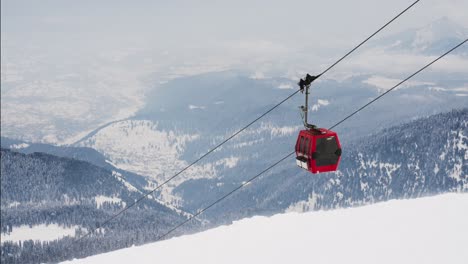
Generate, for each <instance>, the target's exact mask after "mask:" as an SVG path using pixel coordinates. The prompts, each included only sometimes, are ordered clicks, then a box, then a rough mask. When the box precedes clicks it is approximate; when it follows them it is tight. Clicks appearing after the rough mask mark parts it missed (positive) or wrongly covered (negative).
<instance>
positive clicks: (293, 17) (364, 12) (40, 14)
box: [2, 0, 468, 49]
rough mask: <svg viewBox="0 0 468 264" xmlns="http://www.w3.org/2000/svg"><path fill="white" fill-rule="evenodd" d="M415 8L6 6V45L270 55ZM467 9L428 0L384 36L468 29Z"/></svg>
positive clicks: (302, 2) (368, 0)
mask: <svg viewBox="0 0 468 264" xmlns="http://www.w3.org/2000/svg"><path fill="white" fill-rule="evenodd" d="M412 2H413V1H412V0H392V1H383V0H378V1H376V0H353V1H345V0H340V1H338V0H334V1H333V0H332V1H314V0H299V1H298V0H296V1H255V0H254V1H252V0H249V1H245V0H240V1H68V0H65V1H50V0H46V1H22V0H2V41H4V38H3V37H6V41H8V38H11V37H12V36H15V37H18V36H19V37H21V38H22V39H24V38H28V37H30V38H32V39H31V40H33V41H35V40H41V39H44V40H49V39H53V40H54V41H58V42H61V41H65V39H68V40H75V41H77V42H78V43H79V42H84V39H83V38H86V37H87V38H88V39H86V42H88V43H89V42H90V43H91V44H98V43H102V42H106V41H107V40H112V41H114V40H116V39H119V40H121V41H123V42H125V41H127V42H136V43H141V45H143V44H144V43H148V44H149V43H151V45H154V46H157V47H160V48H166V47H167V48H171V49H187V48H191V47H206V48H210V47H212V46H217V45H222V44H226V43H233V44H236V43H238V42H241V43H244V45H247V44H246V43H248V42H251V43H255V42H261V41H263V42H269V43H271V44H272V45H270V47H267V48H271V49H273V48H277V49H279V48H285V49H289V48H297V47H303V46H307V47H309V46H320V45H329V44H339V45H342V44H343V42H346V41H356V40H359V39H361V38H362V37H363V36H366V35H368V34H369V32H371V31H372V30H374V29H376V28H378V27H379V26H380V25H382V24H383V23H384V22H386V20H388V19H389V18H391V17H392V16H394V15H395V14H396V13H398V12H399V11H400V10H402V9H404V8H405V7H406V6H407V5H409V4H410V3H412ZM466 10H468V1H466V0H422V1H421V2H419V3H418V4H417V5H416V6H415V7H414V9H413V10H411V11H410V12H408V13H407V14H405V15H404V17H402V18H401V19H400V20H399V21H397V22H396V23H395V24H394V25H392V26H391V28H389V30H388V31H386V33H385V34H388V33H391V32H392V31H398V30H401V29H404V28H410V27H417V26H422V25H424V24H428V23H429V22H431V20H434V19H435V18H439V17H443V16H447V17H450V18H451V19H452V20H454V21H457V22H458V23H461V24H463V25H465V26H467V27H468V16H466ZM67 44H68V43H67ZM114 44H115V45H116V46H118V45H119V44H118V43H114ZM244 48H248V47H244Z"/></svg>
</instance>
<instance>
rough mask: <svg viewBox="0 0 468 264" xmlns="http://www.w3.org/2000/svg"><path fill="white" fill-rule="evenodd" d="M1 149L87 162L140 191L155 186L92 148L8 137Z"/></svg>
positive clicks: (3, 140) (3, 141)
mask: <svg viewBox="0 0 468 264" xmlns="http://www.w3.org/2000/svg"><path fill="white" fill-rule="evenodd" d="M1 147H2V148H4V149H10V150H12V151H16V152H21V153H24V154H32V153H34V152H42V153H47V154H50V155H54V156H58V157H63V158H71V159H76V160H81V161H86V162H89V163H91V164H93V165H96V166H98V167H101V168H104V169H106V170H109V171H115V172H117V173H119V174H120V176H121V177H122V178H124V179H125V180H126V181H128V182H129V183H130V184H132V185H134V186H135V187H137V188H138V189H147V188H149V187H150V186H153V184H154V183H153V182H151V181H148V179H145V178H144V177H142V176H141V175H138V174H135V173H132V172H129V171H125V170H122V169H119V168H116V167H115V166H114V165H112V163H111V162H110V161H109V160H107V159H106V158H105V157H104V155H102V154H101V153H99V152H98V151H96V150H95V149H92V148H86V147H67V146H54V145H50V144H42V143H31V142H25V141H21V140H15V139H10V138H6V137H1Z"/></svg>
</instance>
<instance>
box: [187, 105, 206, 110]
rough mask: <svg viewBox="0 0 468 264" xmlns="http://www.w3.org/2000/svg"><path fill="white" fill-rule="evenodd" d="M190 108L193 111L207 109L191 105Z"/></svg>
mask: <svg viewBox="0 0 468 264" xmlns="http://www.w3.org/2000/svg"><path fill="white" fill-rule="evenodd" d="M188 108H189V109H190V110H193V109H201V110H203V109H205V108H206V107H205V106H199V105H189V106H188Z"/></svg>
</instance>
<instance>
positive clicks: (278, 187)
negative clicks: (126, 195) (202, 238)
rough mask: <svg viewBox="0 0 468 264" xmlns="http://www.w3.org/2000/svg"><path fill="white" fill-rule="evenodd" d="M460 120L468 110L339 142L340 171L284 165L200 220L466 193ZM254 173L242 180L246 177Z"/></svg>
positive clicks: (466, 128) (466, 151) (466, 152)
mask: <svg viewBox="0 0 468 264" xmlns="http://www.w3.org/2000/svg"><path fill="white" fill-rule="evenodd" d="M467 120H468V109H463V110H453V111H451V112H448V113H443V114H438V115H434V116H430V117H428V118H423V119H418V120H415V121H412V122H410V123H407V124H404V125H400V126H395V127H392V128H389V129H385V130H382V131H380V132H378V133H375V134H373V135H370V136H366V137H365V138H362V139H361V140H357V141H354V142H348V141H344V142H343V141H342V142H341V143H342V146H343V155H342V159H341V164H340V167H339V171H337V172H335V173H324V174H317V175H313V174H310V173H308V172H305V171H303V170H301V169H300V168H298V167H296V165H295V162H294V158H291V159H288V160H287V161H285V162H283V163H281V164H280V165H278V166H277V167H276V168H275V169H273V170H272V171H271V172H269V173H267V174H266V175H265V176H263V177H261V178H260V179H257V180H256V181H255V182H253V183H252V184H250V185H248V186H247V187H245V188H243V189H241V190H240V191H238V192H236V193H235V194H234V195H232V196H231V197H229V198H228V199H226V200H225V201H223V204H222V205H217V206H215V207H213V208H211V209H210V210H209V211H207V212H206V217H207V218H208V219H210V220H212V221H214V222H221V223H225V222H229V220H228V219H231V220H232V219H240V218H243V217H247V216H252V215H258V214H264V215H270V214H274V213H278V212H280V211H285V210H286V211H309V210H320V209H331V208H338V207H349V206H355V205H362V204H368V203H373V202H378V201H386V200H389V199H400V198H415V197H421V196H426V195H432V194H439V193H444V192H467V191H468V162H467V160H468V137H467V135H468V122H467ZM337 131H338V133H339V132H340V130H337ZM285 153H287V152H285ZM277 156H279V157H281V156H280V155H279V154H277ZM279 157H276V160H277V159H278V158H279ZM265 167H266V166H265ZM262 168H263V167H262ZM260 170H261V168H257V169H254V170H251V171H250V172H249V173H247V174H242V175H243V177H252V176H253V175H255V174H256V173H257V172H258V171H260ZM199 185H201V186H207V185H209V183H207V182H206V181H198V182H197V181H192V182H191V183H190V184H183V185H181V186H180V187H179V188H178V189H177V191H180V193H182V194H184V193H185V192H186V190H187V189H188V190H190V188H193V187H192V186H197V188H199V189H200V188H202V187H200V186H199ZM231 188H232V187H231ZM224 192H226V191H225V190H224ZM217 195H218V196H220V194H217ZM205 197H206V194H204V196H203V197H202V196H201V195H200V196H198V197H197V198H198V199H193V200H190V201H193V202H189V200H188V199H184V200H185V201H186V203H185V205H186V206H187V207H186V209H187V210H188V208H199V207H203V206H205V205H207V204H208V203H209V202H210V201H209V200H214V198H205ZM189 211H190V210H189Z"/></svg>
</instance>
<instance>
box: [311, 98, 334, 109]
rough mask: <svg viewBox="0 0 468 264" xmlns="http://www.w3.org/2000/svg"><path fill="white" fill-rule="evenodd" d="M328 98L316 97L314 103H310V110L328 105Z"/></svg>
mask: <svg viewBox="0 0 468 264" xmlns="http://www.w3.org/2000/svg"><path fill="white" fill-rule="evenodd" d="M329 104H330V102H329V101H328V100H323V99H318V100H317V103H316V104H313V105H312V111H318V110H319V108H320V107H322V106H327V105H329Z"/></svg>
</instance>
